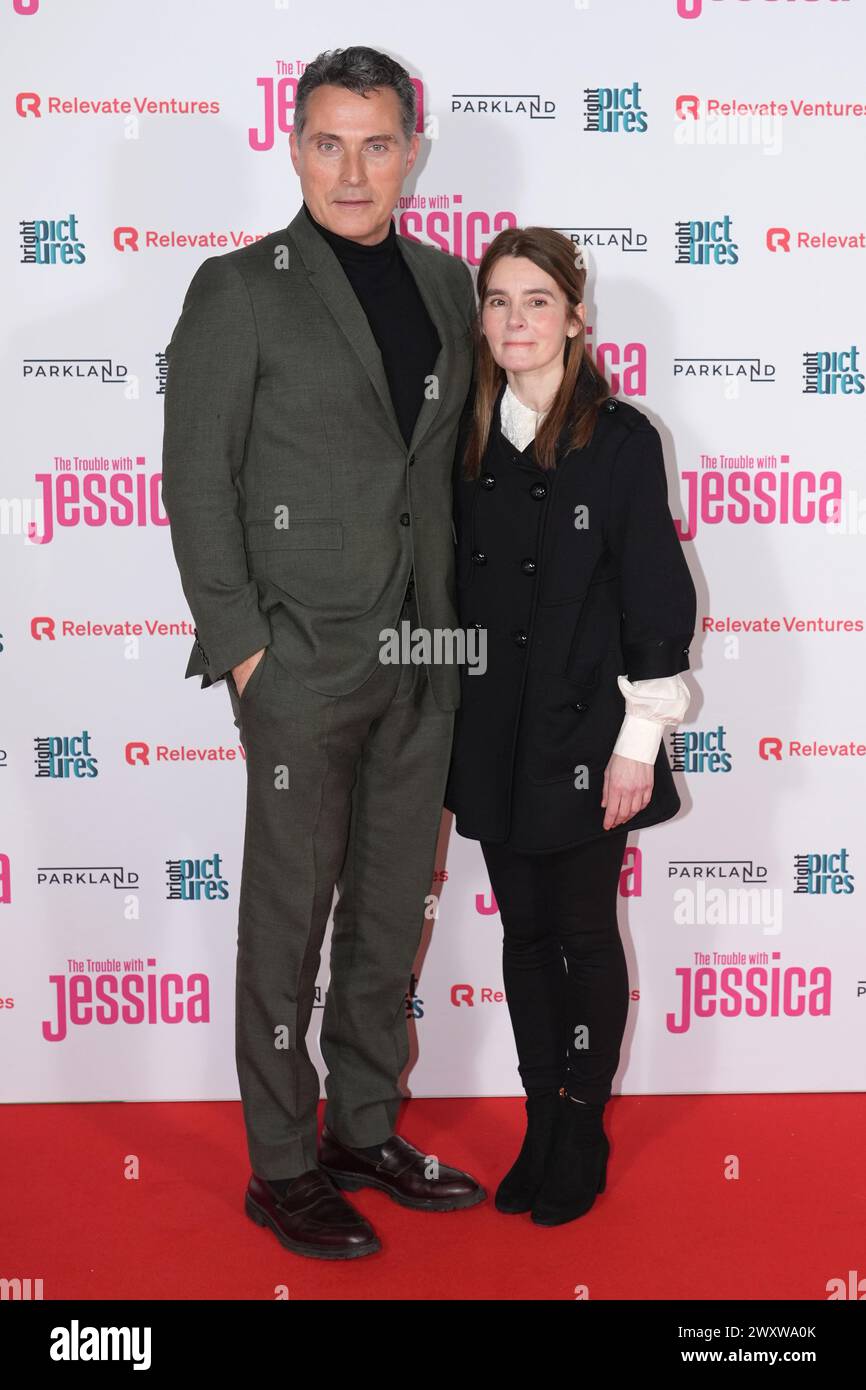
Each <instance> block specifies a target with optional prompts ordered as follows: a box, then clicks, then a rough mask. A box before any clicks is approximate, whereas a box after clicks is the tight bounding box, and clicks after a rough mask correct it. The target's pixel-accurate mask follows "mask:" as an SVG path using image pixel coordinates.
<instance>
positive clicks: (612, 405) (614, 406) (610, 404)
mask: <svg viewBox="0 0 866 1390" xmlns="http://www.w3.org/2000/svg"><path fill="white" fill-rule="evenodd" d="M604 408H605V410H606V411H608V412H609V413H610V414H611V415H612V414H613V412H614V411H615V410H619V401H615V400H614V398H613V396H610V397H608V399H607V400H606V401H605V403H604Z"/></svg>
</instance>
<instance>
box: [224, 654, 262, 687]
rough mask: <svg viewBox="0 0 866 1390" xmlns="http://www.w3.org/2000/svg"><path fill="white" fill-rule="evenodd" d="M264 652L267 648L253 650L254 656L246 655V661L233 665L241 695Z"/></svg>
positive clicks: (233, 672)
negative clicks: (257, 650)
mask: <svg viewBox="0 0 866 1390" xmlns="http://www.w3.org/2000/svg"><path fill="white" fill-rule="evenodd" d="M264 654H265V648H264V647H262V649H261V651H259V652H253V654H252V656H248V657H246V659H245V660H244V661H241V662H240V663H239V664H238V665H237V666H233V667H232V675H233V676H234V678H235V685H236V687H237V692H238V696H239V697H240V696H241V695H243V693H244V686H245V685H246V683H247V681H248V680H249V678H250V676H251V675H252V674H253V671H254V670H255V669H256V667H257V666H258V664H259V662H260V661H261V659H262V657H263V656H264Z"/></svg>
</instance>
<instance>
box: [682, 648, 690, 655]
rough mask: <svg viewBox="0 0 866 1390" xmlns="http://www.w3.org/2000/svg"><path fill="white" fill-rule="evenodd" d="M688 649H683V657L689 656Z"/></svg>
mask: <svg viewBox="0 0 866 1390" xmlns="http://www.w3.org/2000/svg"><path fill="white" fill-rule="evenodd" d="M688 651H689V649H688V647H683V656H688Z"/></svg>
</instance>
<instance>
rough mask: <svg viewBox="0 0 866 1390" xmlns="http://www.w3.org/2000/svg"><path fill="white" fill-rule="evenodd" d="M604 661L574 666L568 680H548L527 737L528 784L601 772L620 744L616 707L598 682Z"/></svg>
mask: <svg viewBox="0 0 866 1390" xmlns="http://www.w3.org/2000/svg"><path fill="white" fill-rule="evenodd" d="M600 672H601V662H590V661H583V662H581V663H578V662H573V663H572V667H571V674H570V675H568V676H554V675H551V674H549V673H545V675H544V686H543V688H541V689H539V690H537V692H536V694H535V697H534V700H533V701H532V705H531V708H532V710H533V713H532V715H531V716H530V717H529V719H528V722H527V725H526V726H525V732H524V739H525V745H524V759H525V764H526V775H527V777H528V778H529V781H530V782H534V783H536V784H541V785H543V784H545V783H548V782H565V781H569V780H571V781H575V780H576V779H577V777H578V770H579V769H580V768H581V767H587V768H589V769H597V768H599V767H601V768H603V767H605V766H606V765H607V761H608V759H609V757H610V749H611V748H612V747H613V744H614V742H615V739H616V733H615V730H614V731H613V732H612V731H611V725H612V722H613V721H612V719H611V712H613V714H614V718H615V719H616V727H617V728H618V727H619V724H620V723H621V719H619V718H617V715H616V709H615V706H614V705H613V704H612V702H611V700H610V696H609V693H606V692H605V691H604V690H603V688H602V685H601V683H600V679H599V677H600Z"/></svg>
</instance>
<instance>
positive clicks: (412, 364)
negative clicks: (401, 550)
mask: <svg viewBox="0 0 866 1390" xmlns="http://www.w3.org/2000/svg"><path fill="white" fill-rule="evenodd" d="M304 211H305V212H306V214H307V218H308V219H309V221H310V223H311V224H312V225H313V226H314V227H315V228H316V231H317V232H318V233H319V234H320V236H322V237H324V239H325V241H326V242H327V243H328V245H329V246H330V248H331V250H332V251H333V252H334V255H335V256H336V257H337V259H338V261H339V262H340V265H341V266H342V268H343V270H344V272H345V274H346V277H347V279H348V281H349V283H350V285H351V286H352V289H353V290H354V291H355V294H356V296H357V298H358V301H359V303H360V304H361V307H362V309H363V310H364V313H365V314H366V315H367V321H368V323H369V325H370V330H371V332H372V334H373V337H374V338H375V339H376V343H377V345H378V347H379V351H380V352H381V354H382V365H383V366H384V368H385V375H386V377H387V378H388V386H389V388H390V391H391V400H392V402H393V404H394V413H395V415H396V416H397V423H398V424H399V426H400V431H401V433H402V435H403V438H404V439H405V441H406V446H407V448H408V445H409V440H410V439H411V438H412V431H413V429H414V428H415V421H416V419H417V417H418V411H419V410H420V409H421V402H422V401H423V399H424V388H425V378H426V377H428V376H430V375H431V373H432V371H433V367H434V366H435V363H436V358H437V356H438V354H439V349H440V347H441V345H442V344H441V341H440V338H439V334H438V333H437V332H436V327H435V325H434V324H433V321H432V320H431V318H430V315H429V314H428V312H427V309H426V307H425V304H424V301H423V299H422V298H421V295H420V293H419V291H418V286H417V285H416V284H415V277H414V276H413V274H412V272H411V270H410V269H409V267H408V265H407V264H406V262H405V260H404V259H403V254H402V252H401V250H400V248H399V246H398V245H397V228H396V226H395V224H394V221H393V219H392V220H391V223H390V225H389V227H388V235H387V236H386V237H384V238H383V240H382V241H379V242H377V243H376V245H375V246H364V245H362V244H361V242H358V241H352V240H351V238H349V237H344V236H339V235H338V233H337V232H332V231H331V229H330V228H329V227H323V226H322V224H321V222H317V221H316V218H315V217H314V216H313V214H312V213H311V212H310V209H309V208H308V207H307V204H306V202H304Z"/></svg>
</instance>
